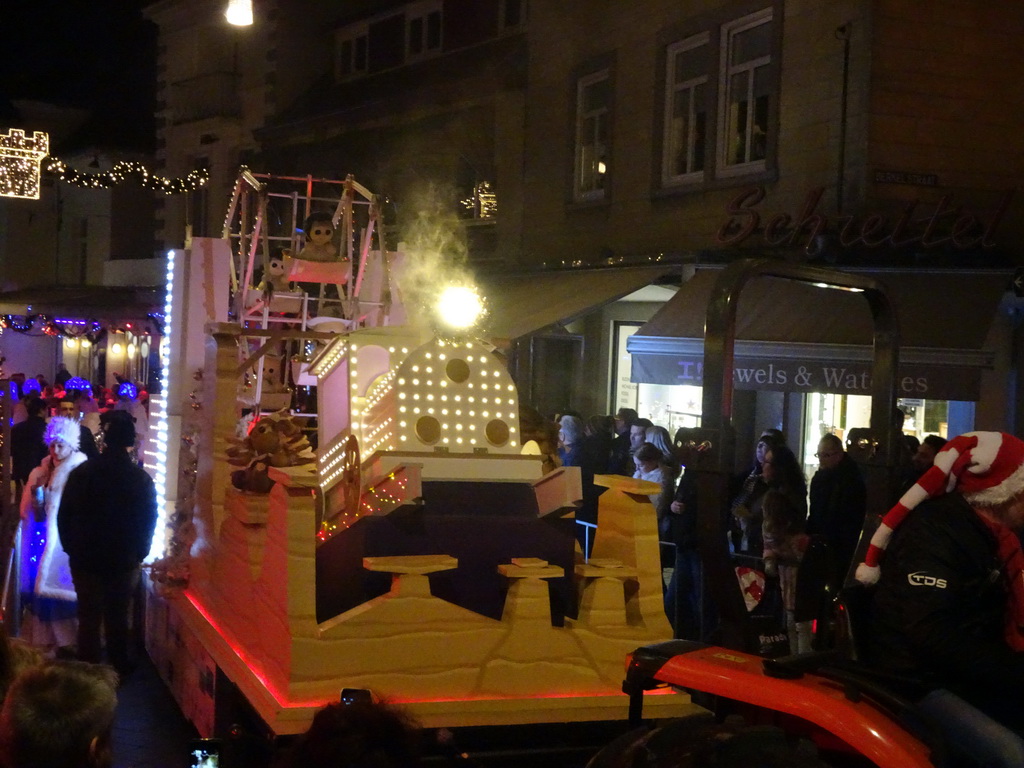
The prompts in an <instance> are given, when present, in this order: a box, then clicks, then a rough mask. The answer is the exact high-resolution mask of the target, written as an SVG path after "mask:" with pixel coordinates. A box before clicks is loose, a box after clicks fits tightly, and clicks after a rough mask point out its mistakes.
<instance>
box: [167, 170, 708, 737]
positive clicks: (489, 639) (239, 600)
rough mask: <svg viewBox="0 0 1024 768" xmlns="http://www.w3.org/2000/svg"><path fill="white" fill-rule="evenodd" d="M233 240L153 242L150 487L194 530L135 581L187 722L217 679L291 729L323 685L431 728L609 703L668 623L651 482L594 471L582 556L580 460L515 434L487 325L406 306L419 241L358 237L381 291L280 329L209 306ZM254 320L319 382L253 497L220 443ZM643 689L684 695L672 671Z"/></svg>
mask: <svg viewBox="0 0 1024 768" xmlns="http://www.w3.org/2000/svg"><path fill="white" fill-rule="evenodd" d="M264 178H266V177H264ZM268 183H269V182H268ZM250 231H251V230H250ZM357 239H358V238H357ZM245 240H246V238H245V237H239V236H238V233H233V232H229V233H228V236H227V237H226V238H224V239H203V238H194V239H192V241H191V244H190V246H191V247H190V248H189V249H188V250H186V251H185V252H183V253H181V256H182V258H177V256H178V253H175V254H173V256H174V258H172V259H170V262H171V264H172V268H171V270H170V273H169V286H168V288H169V293H168V296H169V304H171V305H172V306H171V307H170V312H169V313H168V314H169V315H170V316H172V317H174V318H180V327H175V328H174V329H173V330H172V332H171V334H170V337H171V346H170V348H169V350H168V354H169V362H170V365H169V367H168V369H167V370H168V382H167V385H168V386H167V399H166V406H167V410H166V412H165V413H164V415H163V421H162V422H161V426H160V427H159V429H160V433H161V435H162V436H164V437H165V438H166V442H167V445H168V446H173V445H176V444H177V443H178V442H180V443H181V444H182V450H181V452H180V454H179V457H178V459H177V461H176V462H175V461H167V463H166V472H167V476H168V478H169V479H168V485H167V488H166V491H165V497H166V499H167V507H168V509H169V510H177V511H179V512H181V511H182V508H183V507H185V511H187V512H188V513H190V520H189V522H190V526H191V527H190V529H189V530H190V531H194V541H193V542H191V545H190V557H189V562H188V572H189V578H188V583H187V586H184V587H183V588H177V589H167V588H163V589H153V590H151V594H150V599H149V601H148V605H147V624H148V629H147V644H148V649H149V652H150V654H151V655H152V656H153V658H154V661H155V662H156V666H157V669H158V670H161V672H162V673H164V674H165V679H166V680H167V682H168V683H169V685H170V687H171V689H172V691H173V693H174V695H175V697H176V698H177V699H178V701H179V703H180V704H181V705H182V708H183V711H184V712H185V713H186V715H187V716H188V717H189V718H190V719H191V720H192V721H193V723H194V724H195V725H196V727H197V729H198V730H199V732H200V733H201V734H202V735H204V736H209V735H214V733H215V732H216V731H217V727H218V719H217V718H216V717H215V715H214V713H215V711H216V710H217V706H218V700H219V699H220V698H221V697H226V696H230V695H232V694H231V693H230V692H228V691H226V689H227V688H232V689H237V690H238V691H239V692H241V694H242V695H243V696H244V698H245V699H246V700H247V701H248V703H249V704H250V705H251V706H252V708H253V709H254V710H255V712H256V713H258V715H259V716H260V718H261V719H262V720H263V721H264V723H265V724H266V725H267V728H268V730H269V731H271V732H272V733H274V734H278V735H285V734H294V733H299V732H302V731H304V730H305V729H306V728H307V727H308V725H309V723H310V721H311V719H312V717H313V715H314V714H315V712H316V711H317V710H318V709H319V708H320V707H322V706H323V705H324V704H326V703H328V702H332V701H335V700H337V697H338V694H339V691H340V690H341V689H342V688H365V689H369V690H370V691H371V692H372V693H373V694H374V695H375V696H378V697H380V698H382V699H387V700H389V701H392V702H395V703H397V704H400V705H402V706H403V707H405V708H407V709H408V710H409V711H410V712H411V713H412V714H413V715H414V716H415V717H416V718H417V719H418V720H419V721H420V722H421V723H422V724H423V725H425V726H428V727H441V726H444V727H455V726H475V725H513V724H524V723H550V722H573V721H577V722H578V721H605V720H624V719H625V718H626V716H627V710H628V705H629V699H628V697H627V696H626V695H624V694H623V693H622V692H621V681H622V675H623V669H624V663H625V657H626V654H627V653H629V652H630V651H632V650H633V649H635V648H636V647H637V646H639V645H643V644H648V643H652V642H658V641H662V640H668V639H671V637H672V630H671V627H670V625H669V623H668V621H667V619H666V617H665V614H664V610H663V606H662V583H661V578H662V574H661V567H660V556H659V549H658V548H659V544H658V534H657V522H656V515H655V512H654V509H653V507H652V505H651V503H650V499H649V494H651V493H657V492H658V491H659V487H658V486H656V485H655V484H652V483H645V482H644V481H640V480H633V479H630V478H624V477H611V476H607V477H599V478H598V482H599V483H600V484H603V485H606V486H607V488H608V490H607V491H606V492H605V493H604V494H603V495H602V496H601V500H600V505H601V506H600V521H601V524H600V527H599V528H598V530H597V533H596V537H595V542H594V547H593V552H592V555H591V557H590V559H589V561H587V560H585V559H584V557H583V555H582V553H581V552H580V551H579V547H578V546H577V544H576V539H575V535H574V530H575V526H576V523H575V520H574V516H573V513H574V511H575V509H576V507H577V504H578V501H579V499H580V498H581V495H582V494H581V485H580V475H579V470H578V468H560V469H558V470H555V471H554V472H550V473H548V474H544V472H543V467H542V462H541V457H540V456H539V455H536V454H531V453H530V452H529V449H528V448H527V449H526V452H524V446H523V445H522V440H521V437H520V434H519V406H520V402H519V394H518V391H517V388H516V385H515V382H514V381H513V380H512V378H511V376H510V375H509V372H508V370H507V368H506V366H505V365H504V361H503V359H502V357H501V355H500V354H499V353H498V352H497V351H496V350H495V348H494V347H493V346H492V345H491V344H490V343H489V342H488V341H487V338H486V325H485V324H484V325H474V324H473V323H472V322H468V323H467V322H465V315H462V314H460V313H456V318H457V320H456V326H458V327H452V326H446V325H445V324H444V322H443V321H439V324H434V325H431V324H430V323H422V324H414V323H412V322H406V321H405V320H404V318H405V317H406V316H407V313H406V312H405V309H404V308H403V307H401V302H402V297H403V291H402V278H403V270H410V269H413V268H414V267H415V260H416V258H417V254H416V253H415V251H414V250H412V249H407V250H405V251H404V252H403V253H402V254H401V255H400V256H398V255H396V254H383V253H382V254H378V255H377V256H375V257H372V258H376V259H377V260H378V263H384V264H388V265H389V269H388V270H387V280H388V281H389V287H388V290H387V295H388V301H389V302H390V306H389V307H388V308H387V310H388V311H386V312H371V313H364V316H363V320H362V321H361V322H358V323H354V324H352V323H350V324H347V325H339V326H338V327H337V328H336V329H335V330H334V331H333V332H325V331H323V330H315V328H316V327H317V324H313V325H312V326H310V325H309V324H308V323H306V322H305V319H304V318H297V319H296V321H295V322H294V323H293V324H291V326H289V327H287V328H286V329H285V330H283V331H281V330H274V329H272V328H269V327H267V326H265V325H260V324H259V323H256V324H254V326H253V327H248V328H247V327H244V326H243V325H242V324H239V323H231V322H228V317H229V315H228V309H229V302H231V301H233V299H232V296H231V294H230V292H228V291H213V290H210V289H209V287H210V286H211V285H217V284H221V285H229V284H232V273H233V270H234V274H236V275H237V274H238V272H237V268H238V265H239V263H241V262H240V259H239V250H240V248H239V245H240V241H243V242H244V241H245ZM247 247H252V248H254V249H258V248H259V245H258V244H255V245H253V244H252V243H251V242H250V243H249V244H248V246H247ZM371 260H372V259H371ZM357 261H361V260H357ZM367 263H368V262H367ZM400 265H401V266H400ZM362 268H363V267H362V265H361V263H360V264H356V265H354V267H353V277H354V279H353V280H352V281H349V283H348V285H349V286H354V285H355V284H356V283H358V280H359V273H360V269H362ZM368 271H369V270H368ZM406 273H408V272H406ZM440 293H441V291H440V290H439V291H438V295H440ZM462 298H463V299H465V298H466V296H465V295H463V296H462ZM478 298H479V297H478ZM341 299H342V302H344V300H345V299H346V296H345V295H342V296H341ZM235 306H244V304H241V303H237V302H236V303H235ZM413 314H414V313H409V316H412V315H413ZM396 318H399V319H402V320H403V322H402V323H401V324H393V321H394V320H395V319H396ZM320 327H322V326H320ZM254 338H255V339H257V340H262V343H263V345H264V346H266V345H267V344H268V343H270V342H274V341H275V339H277V340H280V339H281V338H288V339H296V338H298V339H300V340H301V342H302V343H307V344H312V345H313V346H314V347H315V352H314V354H312V356H311V357H310V359H309V360H308V361H306V364H305V367H304V369H303V373H304V375H305V376H308V377H309V380H311V381H315V386H316V435H315V438H316V439H315V441H314V442H315V443H316V445H317V449H316V451H315V455H316V458H315V461H312V462H309V463H306V464H299V465H294V466H280V467H277V466H271V467H269V469H268V473H269V477H270V479H271V480H273V484H272V486H271V488H270V491H269V493H256V492H252V491H245V490H240V489H238V488H236V487H234V486H233V485H232V483H231V471H232V467H231V465H230V463H229V461H228V458H229V449H230V447H231V445H232V440H233V439H234V435H235V431H236V429H237V427H238V420H239V417H240V416H241V413H242V410H243V405H244V403H240V401H239V396H238V394H239V380H240V378H241V377H242V376H243V375H244V374H245V372H246V370H248V369H249V368H250V367H251V358H252V357H253V356H254V354H260V353H259V352H257V353H251V343H250V342H251V341H252V339H254ZM240 350H241V354H242V355H248V358H246V359H244V360H242V361H241V362H240V359H239V358H240ZM189 389H193V390H194V391H193V392H192V393H188V394H186V393H187V392H188V390H189ZM197 404H201V408H200V409H198V410H197V408H196V405H197ZM188 451H191V455H193V456H194V457H195V458H194V463H193V464H190V463H189V461H188V460H187V459H186V458H185V457H186V456H187V455H189V454H188ZM179 468H180V471H179ZM188 476H190V477H191V483H192V484H193V486H194V493H193V494H192V497H191V498H189V495H188V494H187V493H184V492H183V491H182V488H183V487H185V486H184V485H183V483H185V482H186V480H185V479H183V478H187V477H188ZM174 478H177V479H176V480H175V479H174ZM183 499H184V501H183ZM172 669H173V670H174V673H173V674H169V673H168V672H167V671H168V670H172ZM220 706H222V705H220ZM646 706H647V707H648V708H649V709H648V713H649V714H650V716H654V717H672V716H679V715H683V714H688V713H690V712H692V711H696V707H694V705H692V704H691V703H690V701H689V697H688V696H686V695H685V694H680V693H672V692H669V691H665V692H664V694H663V695H654V696H650V697H649V698H648V700H647V702H646Z"/></svg>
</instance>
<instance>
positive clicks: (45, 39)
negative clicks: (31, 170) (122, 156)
mask: <svg viewBox="0 0 1024 768" xmlns="http://www.w3.org/2000/svg"><path fill="white" fill-rule="evenodd" d="M152 2H153V0H8V1H7V2H4V3H3V9H2V10H0V128H6V127H18V128H31V127H32V126H27V125H20V124H19V122H18V121H19V120H20V115H18V113H17V110H16V109H14V107H13V106H12V104H11V102H12V101H14V100H18V99H31V100H37V101H47V102H53V103H57V104H63V105H68V106H75V107H82V108H86V109H89V110H90V111H91V112H92V117H91V119H90V120H89V122H88V124H87V125H86V126H85V127H84V128H83V130H82V131H81V132H80V133H79V134H78V135H77V136H76V137H75V138H74V143H76V144H79V145H89V146H98V147H100V148H104V147H107V146H109V147H119V148H123V149H142V150H146V149H151V148H152V144H153V133H154V130H153V112H154V103H155V95H154V94H155V56H156V27H155V26H154V25H152V24H151V23H149V22H148V21H146V20H145V19H144V18H143V16H142V12H141V9H142V8H143V7H145V6H146V5H149V4H151V3H152Z"/></svg>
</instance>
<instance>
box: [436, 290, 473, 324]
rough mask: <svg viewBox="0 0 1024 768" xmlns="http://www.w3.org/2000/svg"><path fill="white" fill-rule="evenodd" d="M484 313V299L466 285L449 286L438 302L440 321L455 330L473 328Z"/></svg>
mask: <svg viewBox="0 0 1024 768" xmlns="http://www.w3.org/2000/svg"><path fill="white" fill-rule="evenodd" d="M483 312H484V302H483V299H481V298H480V295H479V294H478V293H477V292H476V291H475V290H474V289H473V288H469V287H467V286H464V285H449V286H448V287H447V288H445V289H444V290H443V291H442V292H441V296H440V298H439V299H438V300H437V316H438V319H439V320H440V321H441V322H442V323H443V324H444V325H445V326H447V327H448V328H452V329H454V330H458V331H463V330H466V329H468V328H472V327H473V326H474V325H476V323H477V322H478V321H479V320H480V318H481V316H482V315H483Z"/></svg>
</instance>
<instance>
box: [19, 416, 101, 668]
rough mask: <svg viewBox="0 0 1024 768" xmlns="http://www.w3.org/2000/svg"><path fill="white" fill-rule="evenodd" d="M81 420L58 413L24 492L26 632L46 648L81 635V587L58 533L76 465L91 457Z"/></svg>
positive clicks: (69, 646)
mask: <svg viewBox="0 0 1024 768" xmlns="http://www.w3.org/2000/svg"><path fill="white" fill-rule="evenodd" d="M80 437H81V428H80V425H79V422H78V420H77V419H72V418H68V417H66V416H55V417H54V418H52V419H50V423H49V424H47V425H46V432H45V433H44V435H43V441H44V442H45V443H46V445H47V447H48V448H49V451H50V452H49V455H48V456H47V457H46V458H45V459H43V461H42V462H41V463H40V465H39V466H38V467H36V468H35V469H33V470H32V472H31V473H30V474H29V476H28V482H26V483H25V490H24V492H23V493H22V496H21V519H22V525H21V596H22V603H23V605H24V607H25V613H24V619H23V622H22V628H21V637H22V638H23V639H25V640H27V641H28V642H30V643H32V645H35V646H37V647H39V648H41V649H43V650H44V651H48V652H53V653H57V652H58V650H59V649H62V648H63V649H66V652H67V651H70V650H71V649H72V648H73V647H74V645H75V639H76V634H77V620H76V611H77V606H76V604H75V603H76V598H75V586H74V582H73V581H72V580H71V568H70V566H69V565H68V556H67V554H66V553H65V552H64V549H63V547H61V545H60V536H59V535H58V534H57V510H58V509H59V508H60V497H61V494H62V493H63V492H64V485H65V483H66V482H67V479H68V475H69V474H71V470H72V469H74V468H75V467H77V466H78V465H79V464H81V463H82V462H83V461H85V458H86V457H85V454H84V453H82V452H81V451H80V450H78V445H79V439H80Z"/></svg>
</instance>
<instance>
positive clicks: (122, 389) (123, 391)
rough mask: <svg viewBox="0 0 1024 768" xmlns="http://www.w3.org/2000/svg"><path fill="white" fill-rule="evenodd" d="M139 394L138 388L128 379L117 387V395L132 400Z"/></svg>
mask: <svg viewBox="0 0 1024 768" xmlns="http://www.w3.org/2000/svg"><path fill="white" fill-rule="evenodd" d="M138 395H139V390H138V388H136V386H135V385H134V384H132V383H131V382H130V381H126V382H123V383H122V384H120V385H118V387H117V396H118V397H127V398H128V399H129V400H134V399H135V398H136V397H138Z"/></svg>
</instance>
